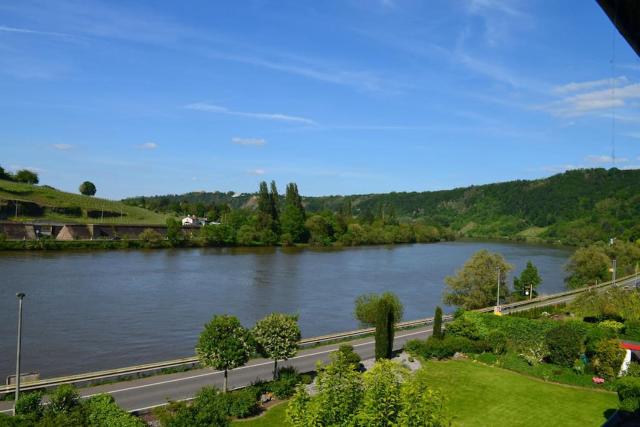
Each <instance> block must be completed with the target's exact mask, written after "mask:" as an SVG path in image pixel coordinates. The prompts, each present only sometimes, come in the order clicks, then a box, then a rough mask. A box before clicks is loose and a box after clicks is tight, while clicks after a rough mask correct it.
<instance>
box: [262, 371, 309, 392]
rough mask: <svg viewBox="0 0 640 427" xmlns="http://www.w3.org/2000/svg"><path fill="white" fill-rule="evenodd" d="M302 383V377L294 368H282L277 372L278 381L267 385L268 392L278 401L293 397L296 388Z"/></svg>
mask: <svg viewBox="0 0 640 427" xmlns="http://www.w3.org/2000/svg"><path fill="white" fill-rule="evenodd" d="M301 382H302V376H301V375H300V374H298V373H297V372H296V370H295V369H294V368H282V369H280V370H279V371H278V379H277V380H275V381H273V382H271V383H269V385H268V387H269V391H271V392H272V393H273V394H275V395H276V397H278V398H279V399H286V398H288V397H291V396H293V394H294V393H295V392H296V387H297V386H298V384H300V383H301Z"/></svg>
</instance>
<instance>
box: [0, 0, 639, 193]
mask: <svg viewBox="0 0 640 427" xmlns="http://www.w3.org/2000/svg"><path fill="white" fill-rule="evenodd" d="M612 59H613V61H612ZM612 116H614V117H615V118H616V120H615V123H614V122H613V121H612ZM612 136H613V137H615V145H616V158H617V159H618V161H617V166H618V167H626V168H636V167H640V166H638V165H640V158H639V156H640V149H639V143H640V60H639V59H638V57H637V56H636V55H635V53H634V52H633V51H632V50H631V48H630V47H629V46H628V45H627V43H626V42H625V41H624V39H623V38H622V37H621V36H620V35H619V34H618V33H617V31H615V30H614V29H613V26H612V24H611V23H610V21H609V20H608V18H607V17H606V16H605V14H604V13H603V12H602V11H601V9H600V8H599V7H598V5H597V3H596V2H595V1H583V0H564V1H546V0H545V1H543V0H537V1H517V0H500V1H499V0H441V1H428V2H427V1H411V0H406V1H405V0H382V1H375V0H371V1H365V0H341V1H301V0H295V1H277V2H276V1H274V2H268V1H257V0H256V1H233V2H232V1H228V2H221V1H220V2H211V1H190V2H174V1H166V2H161V1H149V2H142V1H123V2H117V1H111V2H104V3H99V2H94V1H77V2H69V1H66V0H56V1H42V2H32V1H30V0H21V1H17V2H2V3H1V4H0V165H2V166H4V167H5V168H9V169H17V168H21V167H28V168H34V169H36V170H38V171H39V173H40V176H41V183H45V184H49V185H53V186H55V187H58V188H61V189H64V190H68V191H77V187H78V185H79V184H80V182H82V181H83V180H85V179H89V180H91V181H93V182H94V183H95V184H96V185H97V187H98V195H99V196H103V197H109V198H121V197H125V196H132V195H151V194H165V193H184V192H187V191H199V190H208V191H213V190H222V191H230V190H233V191H238V192H249V191H255V190H256V188H257V183H258V182H259V181H260V180H262V179H264V180H272V179H275V180H276V181H277V182H278V183H279V186H280V187H281V188H284V185H285V184H286V183H287V182H290V181H295V182H297V183H298V185H299V187H300V189H301V191H302V193H304V194H307V195H323V194H352V193H370V192H387V191H414V190H415V191H423V190H434V189H446V188H453V187H457V186H463V185H470V184H482V183H488V182H495V181H505V180H510V179H518V178H524V179H529V178H536V177H542V176H548V175H551V174H553V173H557V172H561V171H563V170H566V169H571V168H576V167H596V166H597V167H610V166H611V164H612V162H611V160H612V159H611V146H612Z"/></svg>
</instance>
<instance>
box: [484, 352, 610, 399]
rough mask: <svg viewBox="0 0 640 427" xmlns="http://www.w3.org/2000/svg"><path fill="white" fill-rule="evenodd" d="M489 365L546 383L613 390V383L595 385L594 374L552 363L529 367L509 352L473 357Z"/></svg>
mask: <svg viewBox="0 0 640 427" xmlns="http://www.w3.org/2000/svg"><path fill="white" fill-rule="evenodd" d="M472 357H474V358H475V359H477V360H479V361H480V362H482V363H485V364H487V365H495V366H497V367H501V368H504V369H508V370H510V371H516V372H519V373H521V374H524V375H529V376H532V377H537V378H540V379H542V380H544V381H551V382H557V383H562V384H568V385H573V386H578V387H586V388H595V389H600V390H601V389H613V383H611V382H606V383H604V384H594V383H593V381H592V378H593V374H589V373H582V374H578V373H576V372H574V370H573V369H572V368H568V367H565V366H559V365H553V364H551V363H539V364H537V365H533V366H532V365H529V364H528V363H527V362H526V361H525V360H524V359H523V358H521V357H520V356H518V355H517V354H515V353H513V352H508V353H506V354H504V355H501V356H496V355H494V354H491V353H483V354H479V355H474V356H472Z"/></svg>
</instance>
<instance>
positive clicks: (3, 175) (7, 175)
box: [0, 166, 13, 181]
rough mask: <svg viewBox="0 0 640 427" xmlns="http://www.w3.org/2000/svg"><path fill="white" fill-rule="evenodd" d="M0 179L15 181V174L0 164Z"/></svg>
mask: <svg viewBox="0 0 640 427" xmlns="http://www.w3.org/2000/svg"><path fill="white" fill-rule="evenodd" d="M0 179H5V180H7V181H13V175H11V174H10V173H9V172H7V171H6V170H4V168H3V167H2V166H0Z"/></svg>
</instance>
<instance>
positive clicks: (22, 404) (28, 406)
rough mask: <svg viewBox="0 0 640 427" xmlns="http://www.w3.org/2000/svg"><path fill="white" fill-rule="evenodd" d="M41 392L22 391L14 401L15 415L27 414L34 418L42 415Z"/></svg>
mask: <svg viewBox="0 0 640 427" xmlns="http://www.w3.org/2000/svg"><path fill="white" fill-rule="evenodd" d="M42 411H43V408H42V392H39V391H34V392H31V393H24V394H22V395H21V396H20V397H19V398H18V401H17V402H16V415H28V416H31V417H35V418H40V417H41V416H42Z"/></svg>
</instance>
